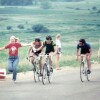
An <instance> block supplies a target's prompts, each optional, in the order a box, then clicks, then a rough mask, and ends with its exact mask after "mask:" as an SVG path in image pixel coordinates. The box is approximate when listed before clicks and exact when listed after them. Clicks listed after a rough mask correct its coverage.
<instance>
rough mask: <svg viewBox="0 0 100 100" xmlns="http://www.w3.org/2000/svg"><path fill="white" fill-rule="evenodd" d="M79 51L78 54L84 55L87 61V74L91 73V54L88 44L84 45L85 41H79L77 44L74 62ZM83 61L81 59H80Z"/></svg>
mask: <svg viewBox="0 0 100 100" xmlns="http://www.w3.org/2000/svg"><path fill="white" fill-rule="evenodd" d="M79 49H80V54H84V55H86V60H87V65H88V70H87V73H88V74H90V73H91V63H90V59H91V54H92V49H91V46H90V44H88V43H86V41H85V39H80V40H79V43H78V44H77V50H76V60H77V61H78V56H79ZM81 59H83V57H81Z"/></svg>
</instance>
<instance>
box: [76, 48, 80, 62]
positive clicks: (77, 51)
mask: <svg viewBox="0 0 100 100" xmlns="http://www.w3.org/2000/svg"><path fill="white" fill-rule="evenodd" d="M78 55H79V49H77V50H76V61H78Z"/></svg>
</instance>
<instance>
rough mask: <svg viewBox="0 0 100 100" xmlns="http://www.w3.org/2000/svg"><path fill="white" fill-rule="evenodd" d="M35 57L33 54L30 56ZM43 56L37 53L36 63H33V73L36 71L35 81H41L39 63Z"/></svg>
mask: <svg viewBox="0 0 100 100" xmlns="http://www.w3.org/2000/svg"><path fill="white" fill-rule="evenodd" d="M30 57H33V56H30ZM40 58H41V55H38V56H37V55H35V59H34V63H32V65H33V73H34V81H35V83H36V82H37V80H38V81H40V77H41V75H40V65H39V60H40Z"/></svg>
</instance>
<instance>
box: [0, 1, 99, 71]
mask: <svg viewBox="0 0 100 100" xmlns="http://www.w3.org/2000/svg"><path fill="white" fill-rule="evenodd" d="M99 5H100V1H98V0H85V1H83V2H53V3H52V8H51V9H46V10H45V9H41V8H40V6H36V7H32V6H31V7H14V6H13V7H0V47H2V46H4V45H5V44H7V43H8V42H9V38H10V36H11V35H15V36H16V37H19V38H20V41H21V42H26V43H30V42H32V41H33V40H34V38H36V37H40V38H41V39H42V41H44V40H45V36H46V35H47V34H51V35H52V37H53V40H54V41H55V36H56V34H57V33H60V34H61V42H62V56H61V59H60V65H61V66H62V67H63V66H71V67H77V66H79V64H77V63H76V60H75V50H76V45H77V43H78V40H79V39H80V38H85V39H86V41H88V42H89V43H90V44H91V46H92V49H93V54H92V59H91V60H98V58H97V51H98V48H99V46H100V44H99V39H100V33H99V32H100V27H99V26H98V25H100V14H99V13H96V12H97V11H98V10H100V6H99ZM94 6H96V7H97V10H93V9H92V7H94ZM76 8H79V10H76ZM26 22H27V23H26ZM19 24H23V25H24V26H25V29H22V30H21V29H18V28H17V26H18V25H19ZM35 24H43V25H44V26H46V27H47V28H48V29H49V30H50V32H49V33H45V34H44V33H34V32H33V31H32V29H31V27H32V25H35ZM7 26H12V30H7V29H6V27H7ZM27 50H28V47H23V48H20V50H19V55H20V63H19V66H18V71H19V72H20V71H27V70H31V69H32V65H31V64H30V63H29V62H28V61H27V60H26V55H27ZM54 60H55V58H54ZM0 64H1V67H7V50H5V51H0ZM54 65H55V62H54Z"/></svg>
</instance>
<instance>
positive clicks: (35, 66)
mask: <svg viewBox="0 0 100 100" xmlns="http://www.w3.org/2000/svg"><path fill="white" fill-rule="evenodd" d="M33 73H34V81H35V82H37V81H40V78H39V69H38V66H37V65H36V64H35V63H34V64H33Z"/></svg>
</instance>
